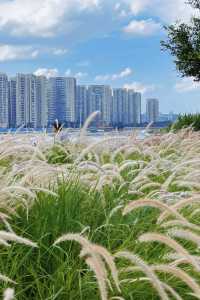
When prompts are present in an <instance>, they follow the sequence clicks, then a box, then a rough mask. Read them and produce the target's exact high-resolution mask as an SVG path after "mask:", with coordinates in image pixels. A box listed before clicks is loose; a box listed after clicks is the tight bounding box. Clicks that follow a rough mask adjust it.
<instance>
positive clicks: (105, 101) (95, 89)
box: [88, 85, 112, 126]
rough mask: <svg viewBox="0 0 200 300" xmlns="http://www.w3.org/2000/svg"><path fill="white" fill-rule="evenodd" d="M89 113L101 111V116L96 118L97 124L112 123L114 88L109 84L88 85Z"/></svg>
mask: <svg viewBox="0 0 200 300" xmlns="http://www.w3.org/2000/svg"><path fill="white" fill-rule="evenodd" d="M88 104H89V111H88V112H89V114H91V113H93V112H94V111H100V112H101V116H99V117H97V118H96V120H94V122H93V125H95V126H109V125H110V124H111V104H112V89H111V87H110V86H107V85H90V86H89V87H88Z"/></svg>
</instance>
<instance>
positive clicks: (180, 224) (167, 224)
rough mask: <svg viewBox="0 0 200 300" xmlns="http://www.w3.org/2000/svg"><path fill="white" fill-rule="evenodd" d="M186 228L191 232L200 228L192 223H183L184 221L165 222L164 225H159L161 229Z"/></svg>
mask: <svg viewBox="0 0 200 300" xmlns="http://www.w3.org/2000/svg"><path fill="white" fill-rule="evenodd" d="M176 226H177V227H187V228H190V229H192V230H198V231H199V230H200V226H198V225H195V224H193V223H190V222H184V221H180V220H171V221H167V222H165V223H162V224H161V227H164V228H167V227H176Z"/></svg>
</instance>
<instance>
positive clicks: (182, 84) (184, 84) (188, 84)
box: [175, 78, 200, 93]
mask: <svg viewBox="0 0 200 300" xmlns="http://www.w3.org/2000/svg"><path fill="white" fill-rule="evenodd" d="M175 90H176V91H177V92H178V93H186V92H192V91H196V90H200V83H199V82H196V81H194V79H193V78H183V79H182V80H180V81H179V82H177V83H176V84H175Z"/></svg>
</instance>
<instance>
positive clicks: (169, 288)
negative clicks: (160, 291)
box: [121, 277, 183, 300]
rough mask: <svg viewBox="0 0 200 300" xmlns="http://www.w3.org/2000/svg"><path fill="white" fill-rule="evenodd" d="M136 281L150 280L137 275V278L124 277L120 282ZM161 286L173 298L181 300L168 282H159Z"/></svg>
mask: <svg viewBox="0 0 200 300" xmlns="http://www.w3.org/2000/svg"><path fill="white" fill-rule="evenodd" d="M138 281H151V279H150V278H149V277H139V278H135V279H124V280H122V281H121V283H122V282H128V283H134V282H138ZM161 284H162V286H163V288H164V289H165V290H166V291H167V292H169V293H170V294H171V295H172V296H173V297H174V299H176V300H183V298H182V297H181V296H180V295H179V294H178V293H177V292H176V291H175V290H174V289H173V288H172V287H171V286H169V285H168V284H166V283H164V282H161Z"/></svg>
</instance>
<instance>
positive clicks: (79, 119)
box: [76, 85, 89, 127]
mask: <svg viewBox="0 0 200 300" xmlns="http://www.w3.org/2000/svg"><path fill="white" fill-rule="evenodd" d="M87 100H88V90H87V87H86V86H85V85H77V87H76V125H77V127H81V126H83V124H84V122H85V121H86V119H87V117H88V116H89V105H88V101H87Z"/></svg>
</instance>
